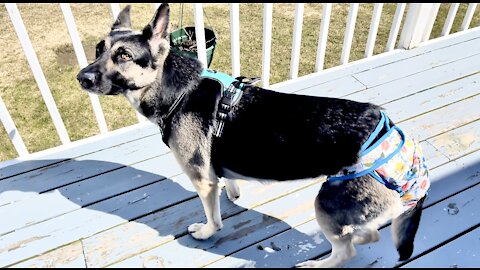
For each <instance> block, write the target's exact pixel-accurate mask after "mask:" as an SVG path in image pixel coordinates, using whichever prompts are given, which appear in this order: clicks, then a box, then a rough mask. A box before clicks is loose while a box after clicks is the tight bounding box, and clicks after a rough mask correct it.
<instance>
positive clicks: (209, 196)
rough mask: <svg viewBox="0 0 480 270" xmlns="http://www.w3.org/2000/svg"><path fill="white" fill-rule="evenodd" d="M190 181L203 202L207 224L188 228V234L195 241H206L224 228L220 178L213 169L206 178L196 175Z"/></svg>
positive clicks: (195, 224) (197, 224)
mask: <svg viewBox="0 0 480 270" xmlns="http://www.w3.org/2000/svg"><path fill="white" fill-rule="evenodd" d="M190 179H191V180H192V183H193V185H194V186H195V189H196V190H197V193H198V196H199V197H200V199H201V201H202V205H203V209H204V211H205V215H206V217H207V223H206V224H203V223H194V224H192V225H190V226H188V232H189V233H190V235H192V237H193V238H195V239H198V240H205V239H208V238H209V237H210V236H212V235H214V234H215V233H216V232H217V231H219V230H220V229H221V228H222V227H223V224H222V216H221V213H220V198H219V187H218V178H217V176H216V175H215V173H214V172H213V169H212V170H210V173H209V175H208V176H206V177H205V176H203V177H202V174H194V175H192V176H190Z"/></svg>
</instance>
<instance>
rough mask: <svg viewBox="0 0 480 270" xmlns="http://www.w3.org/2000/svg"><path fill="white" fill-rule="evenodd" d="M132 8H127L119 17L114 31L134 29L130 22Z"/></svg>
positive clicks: (114, 25)
mask: <svg viewBox="0 0 480 270" xmlns="http://www.w3.org/2000/svg"><path fill="white" fill-rule="evenodd" d="M130 8H131V6H130V5H128V6H126V7H125V8H124V9H123V10H122V11H120V13H119V14H118V16H117V19H116V20H115V22H114V23H113V25H112V31H113V30H115V29H120V28H128V29H131V28H132V23H131V21H130Z"/></svg>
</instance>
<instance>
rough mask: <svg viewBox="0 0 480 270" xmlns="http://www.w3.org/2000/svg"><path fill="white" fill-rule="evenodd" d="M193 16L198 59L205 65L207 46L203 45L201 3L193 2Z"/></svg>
mask: <svg viewBox="0 0 480 270" xmlns="http://www.w3.org/2000/svg"><path fill="white" fill-rule="evenodd" d="M193 18H194V21H195V36H196V40H197V57H198V60H199V61H200V62H201V63H202V64H203V66H204V67H205V68H206V67H207V64H208V63H207V46H206V45H205V24H204V22H203V4H199V3H194V4H193Z"/></svg>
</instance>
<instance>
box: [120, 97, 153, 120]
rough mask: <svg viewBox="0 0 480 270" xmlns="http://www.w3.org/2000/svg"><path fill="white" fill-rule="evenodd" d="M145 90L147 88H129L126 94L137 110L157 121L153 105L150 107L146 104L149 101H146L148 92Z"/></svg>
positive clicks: (149, 118)
mask: <svg viewBox="0 0 480 270" xmlns="http://www.w3.org/2000/svg"><path fill="white" fill-rule="evenodd" d="M145 91H146V90H142V89H140V90H134V91H131V90H127V91H126V92H125V94H124V95H125V97H126V98H127V100H128V102H129V103H130V104H131V105H132V107H133V108H134V109H135V110H136V111H137V112H139V113H141V114H142V115H143V116H145V117H147V118H148V120H150V121H151V122H153V123H155V119H154V116H155V114H154V111H153V107H151V108H150V106H147V105H146V104H147V103H148V102H147V101H145V98H146V97H147V95H146V94H147V93H145Z"/></svg>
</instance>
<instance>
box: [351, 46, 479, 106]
mask: <svg viewBox="0 0 480 270" xmlns="http://www.w3.org/2000/svg"><path fill="white" fill-rule="evenodd" d="M479 42H480V41H479ZM475 58H476V59H478V58H480V55H476V56H475ZM478 71H479V68H478V64H477V63H476V62H471V61H470V58H464V59H461V60H457V61H454V62H452V63H448V64H445V65H442V66H439V67H435V68H431V69H429V70H427V71H425V72H421V73H416V74H413V75H411V76H408V77H404V78H402V79H399V80H394V81H390V82H388V83H385V84H381V85H378V86H375V87H371V88H368V89H367V90H364V91H360V92H357V93H354V94H352V95H347V96H345V97H344V98H348V99H353V100H356V101H361V102H371V103H374V104H377V105H383V104H385V103H388V102H391V101H394V100H396V99H400V98H402V97H406V96H409V95H412V94H415V93H417V92H419V91H422V90H426V89H429V88H431V87H434V86H437V85H441V84H444V83H448V82H451V81H454V80H457V79H458V78H461V77H464V76H467V75H471V74H474V73H477V72H478ZM357 79H358V78H357ZM360 81H361V80H360ZM361 82H362V81H361ZM362 83H364V82H362Z"/></svg>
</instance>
